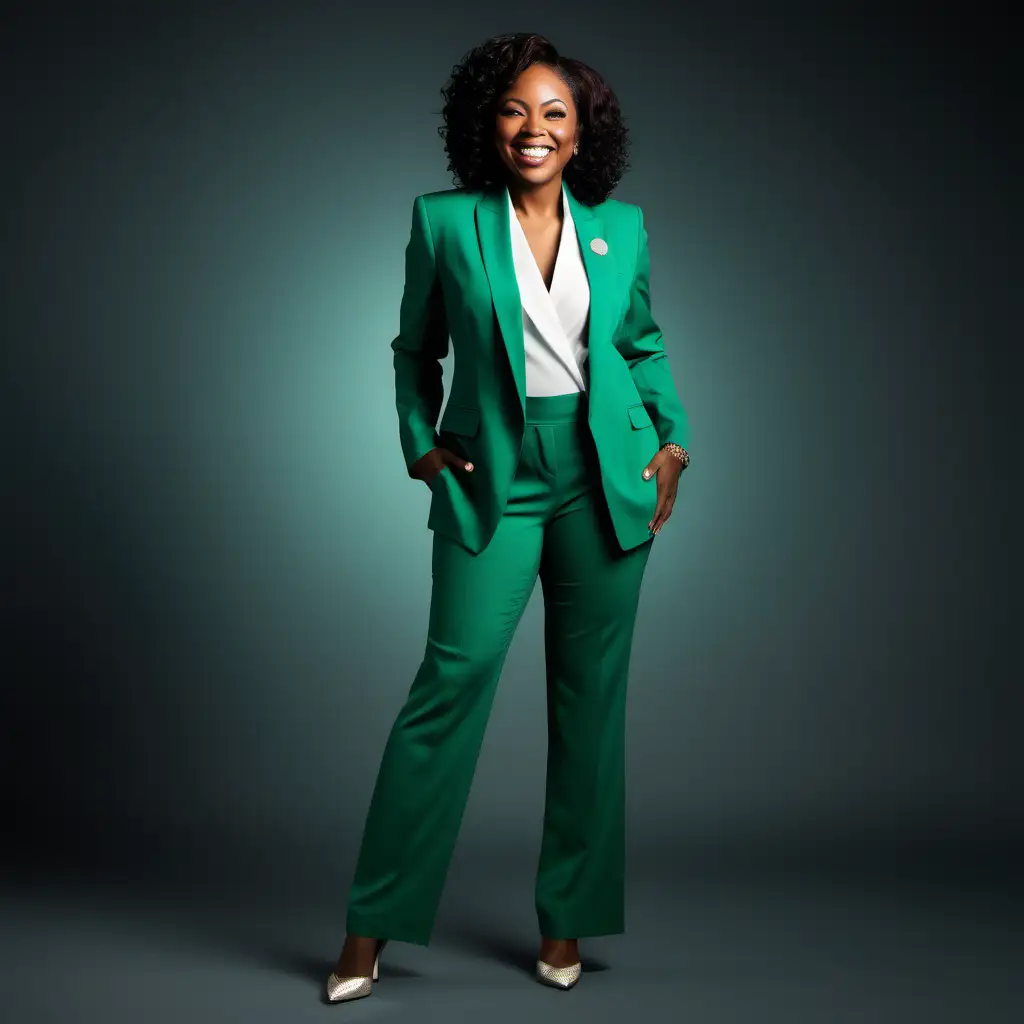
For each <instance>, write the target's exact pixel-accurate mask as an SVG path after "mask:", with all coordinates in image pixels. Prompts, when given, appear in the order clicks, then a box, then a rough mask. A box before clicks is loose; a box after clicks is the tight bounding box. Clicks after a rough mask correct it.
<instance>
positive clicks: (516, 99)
mask: <svg viewBox="0 0 1024 1024" xmlns="http://www.w3.org/2000/svg"><path fill="white" fill-rule="evenodd" d="M505 102H506V103H520V104H522V106H524V107H528V106H529V105H530V104H529V103H527V102H526V100H521V99H520V98H519V97H518V96H506V97H505ZM549 103H561V104H562V105H563V106H565V105H566V103H565V100H560V99H558V98H557V97H555V99H552V100H545V101H544V102H543V103H542V104H541V106H542V107H546V106H547V105H548V104H549Z"/></svg>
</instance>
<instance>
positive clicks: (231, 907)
mask: <svg viewBox="0 0 1024 1024" xmlns="http://www.w3.org/2000/svg"><path fill="white" fill-rule="evenodd" d="M499 877H500V880H501V881H500V884H498V885H496V884H495V879H494V877H493V876H492V877H483V876H480V877H475V878H467V877H466V873H465V872H462V874H461V877H459V878H457V879H453V880H451V881H450V882H449V885H448V887H447V888H446V891H445V897H444V901H443V904H442V908H441V911H440V912H439V917H438V922H437V925H436V930H435V934H434V937H433V939H432V941H431V944H430V946H429V947H422V946H414V945H410V944H405V943H397V942H393V943H391V944H390V945H389V946H388V948H387V950H386V952H385V954H384V957H383V958H382V961H381V978H380V982H379V983H378V984H377V985H376V986H375V988H374V994H373V995H372V996H371V997H369V998H366V999H362V1000H359V1001H354V1002H350V1003H345V1004H336V1005H330V1004H327V1003H326V1002H325V1001H324V998H323V982H324V979H325V978H326V976H327V974H328V973H329V971H330V969H331V966H332V964H333V961H334V958H335V956H336V955H337V952H338V949H339V948H340V942H341V940H342V938H343V934H342V932H341V931H340V930H339V919H340V920H343V918H339V911H338V908H337V907H334V906H331V907H327V906H326V902H327V901H325V900H324V899H323V898H322V896H321V897H320V898H313V897H311V896H310V895H309V894H307V895H306V896H304V897H298V896H296V895H295V892H296V891H298V890H294V889H293V890H292V891H291V892H290V893H289V894H287V895H286V894H285V893H284V891H283V889H277V888H275V887H273V886H267V887H265V888H263V889H262V890H257V889H256V888H254V887H252V886H249V887H246V886H241V887H239V888H236V889H232V888H231V887H224V888H219V889H216V890H206V891H202V892H201V891H199V890H197V889H195V887H191V888H190V887H189V886H187V885H181V884H178V883H175V884H170V883H168V884H161V885H160V886H154V885H153V884H152V883H149V884H145V883H143V882H139V881H128V880H122V881H118V880H117V879H106V880H104V881H102V882H98V881H92V882H86V881H84V880H82V879H81V878H77V879H76V878H73V877H63V878H62V879H59V880H58V879H57V878H55V877H45V876H42V875H41V876H39V877H35V878H33V879H32V880H25V879H22V881H21V882H19V884H18V885H17V886H16V887H12V888H10V889H8V891H7V892H6V893H5V895H4V897H3V906H2V916H0V941H2V943H3V948H4V951H5V952H4V961H3V962H4V966H5V970H4V972H3V982H2V985H3V990H2V992H0V996H2V1000H3V1002H2V1005H3V1007H4V1013H3V1020H4V1022H5V1024H46V1022H49V1021H58V1020H60V1021H64V1020H67V1019H70V1018H73V1019H74V1020H76V1021H79V1022H84V1021H91V1020H96V1021H103V1022H104V1024H121V1022H126V1024H127V1022H131V1024H138V1022H140V1021H142V1022H145V1024H164V1022H172V1021H173V1022H184V1021H188V1022H206V1021H211V1022H213V1021H216V1022H219V1024H229V1022H233V1021H239V1022H241V1021H245V1022H246V1024H258V1022H260V1021H275V1022H277V1021H288V1022H289V1024H300V1022H303V1021H318V1020H326V1019H338V1018H339V1017H342V1018H345V1019H347V1020H350V1021H375V1020H381V1021H417V1022H423V1024H431V1022H441V1021H444V1022H449V1021H451V1020H453V1019H454V1020H456V1021H466V1022H475V1021H482V1020H486V1022H487V1024H503V1022H505V1021H508V1022H513V1021H514V1022H522V1021H524V1020H528V1021H529V1022H530V1024H544V1022H547V1021H566V1020H577V1019H578V1020H586V1021H587V1022H589V1024H600V1022H603V1021H619V1020H622V1019H628V1018H630V1017H633V1018H634V1019H638V1020H642V1021H670V1022H676V1021H686V1022H694V1024H696V1022H700V1024H771V1022H773V1021H776V1020H778V1021H780V1022H781V1021H785V1022H787V1024H802V1022H819V1021H820V1022H822V1024H843V1022H846V1021H850V1022H854V1021H856V1022H858V1024H861V1022H870V1024H887V1022H889V1021H892V1022H897V1021H898V1022H900V1024H907V1022H917V1021H920V1022H922V1024H942V1022H946V1021H949V1022H953V1021H956V1022H963V1024H989V1022H991V1024H995V1022H1003V1021H1006V1022H1010V1021H1014V1022H1020V1021H1022V1020H1024V931H1022V927H1021V919H1020V917H1019V915H1018V913H1017V905H1016V902H1015V901H1013V900H1011V899H1010V895H1011V894H1010V889H1009V887H1008V885H1007V883H1005V882H995V881H992V880H988V881H986V880H984V879H982V878H980V877H978V876H977V875H971V876H970V877H969V878H968V877H966V876H965V877H960V878H955V877H954V878H949V877H947V878H938V879H935V878H932V879H930V880H929V881H928V882H926V883H925V882H916V881H914V880H913V879H912V878H908V877H907V876H906V875H905V874H901V875H899V876H898V877H894V878H889V877H886V876H884V875H879V874H878V873H866V874H857V873H850V872H831V873H830V872H819V873H815V874H808V873H806V872H803V873H792V872H790V873H786V872H778V871H767V872H763V873H756V872H750V871H745V872H742V873H741V872H736V871H728V870H726V871H713V870H699V869H693V870H688V871H678V870H672V871H664V870H663V871H660V872H659V871H646V872H644V873H643V877H642V878H638V879H637V880H635V881H633V882H631V884H630V888H629V893H628V895H629V902H628V906H629V918H628V922H627V927H628V931H627V933H626V934H623V935H619V936H608V937H602V938H592V939H588V940H585V941H581V943H580V948H581V951H582V953H583V963H584V974H583V977H582V979H581V981H580V983H579V984H578V985H577V986H576V987H575V988H573V989H571V990H569V991H566V992H562V991H559V990H556V989H551V988H547V987H545V986H542V985H539V984H537V983H536V982H535V981H534V980H533V977H532V970H533V961H534V957H535V955H536V948H537V939H536V935H535V928H536V925H535V920H534V918H533V912H532V903H531V901H530V896H531V891H530V883H531V879H530V877H528V876H527V875H526V874H523V873H520V874H514V873H506V872H504V871H502V872H501V873H500V875H499ZM666 879H670V880H669V881H666ZM275 893H276V894H277V898H275Z"/></svg>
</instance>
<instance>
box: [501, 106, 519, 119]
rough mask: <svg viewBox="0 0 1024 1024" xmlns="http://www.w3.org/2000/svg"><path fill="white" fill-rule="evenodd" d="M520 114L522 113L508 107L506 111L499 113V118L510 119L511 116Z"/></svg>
mask: <svg viewBox="0 0 1024 1024" xmlns="http://www.w3.org/2000/svg"><path fill="white" fill-rule="evenodd" d="M520 113H522V111H520V110H516V109H515V108H513V107H510V108H509V109H508V110H503V111H502V112H501V116H502V117H510V116H511V115H512V114H520Z"/></svg>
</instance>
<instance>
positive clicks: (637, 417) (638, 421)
mask: <svg viewBox="0 0 1024 1024" xmlns="http://www.w3.org/2000/svg"><path fill="white" fill-rule="evenodd" d="M627 412H628V413H629V422H630V423H632V424H633V426H634V427H652V426H654V424H653V423H652V422H651V416H650V413H648V412H647V409H646V408H645V406H644V403H643V402H641V403H640V404H639V405H631V406H630V407H629V409H628V410H627Z"/></svg>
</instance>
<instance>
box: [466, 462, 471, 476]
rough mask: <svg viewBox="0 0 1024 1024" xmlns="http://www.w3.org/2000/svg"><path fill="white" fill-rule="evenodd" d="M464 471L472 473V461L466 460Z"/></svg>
mask: <svg viewBox="0 0 1024 1024" xmlns="http://www.w3.org/2000/svg"><path fill="white" fill-rule="evenodd" d="M466 472H468V473H472V472H473V463H472V462H467V463H466Z"/></svg>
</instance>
